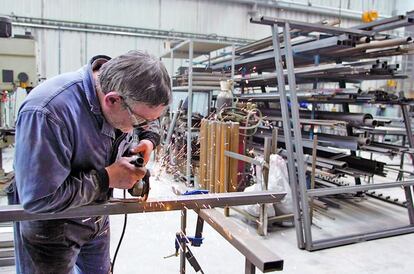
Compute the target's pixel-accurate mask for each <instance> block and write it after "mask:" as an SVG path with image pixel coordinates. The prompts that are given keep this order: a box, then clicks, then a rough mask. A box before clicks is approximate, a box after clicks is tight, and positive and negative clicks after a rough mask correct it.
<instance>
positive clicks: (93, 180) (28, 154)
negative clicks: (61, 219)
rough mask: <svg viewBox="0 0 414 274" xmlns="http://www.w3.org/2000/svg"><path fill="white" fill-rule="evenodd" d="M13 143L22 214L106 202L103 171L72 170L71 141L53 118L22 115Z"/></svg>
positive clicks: (40, 114) (33, 112)
mask: <svg viewBox="0 0 414 274" xmlns="http://www.w3.org/2000/svg"><path fill="white" fill-rule="evenodd" d="M15 142H16V148H15V162H14V169H15V178H16V187H17V191H18V195H19V199H20V202H21V204H22V205H23V207H24V209H25V210H27V211H29V212H33V213H41V212H59V211H64V210H65V209H68V208H74V207H79V206H82V205H86V204H90V203H92V202H96V201H99V200H104V199H105V197H106V193H107V191H108V187H109V185H108V177H107V173H106V171H105V169H103V168H102V169H100V170H95V169H91V168H89V170H87V169H85V170H76V169H73V168H72V165H71V159H72V154H73V150H72V146H73V145H72V144H73V142H74V140H73V137H71V136H70V134H69V131H68V130H67V127H66V126H65V124H64V123H62V122H61V121H60V120H59V119H57V118H56V117H54V116H53V115H52V114H50V113H48V112H46V111H40V110H29V111H27V110H26V111H23V112H21V113H20V114H19V117H18V119H17V123H16V140H15Z"/></svg>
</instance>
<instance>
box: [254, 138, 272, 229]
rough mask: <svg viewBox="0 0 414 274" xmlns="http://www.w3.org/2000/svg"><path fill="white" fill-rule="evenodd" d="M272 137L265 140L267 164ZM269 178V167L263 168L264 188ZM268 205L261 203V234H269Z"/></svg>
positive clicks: (259, 226)
mask: <svg viewBox="0 0 414 274" xmlns="http://www.w3.org/2000/svg"><path fill="white" fill-rule="evenodd" d="M271 140H272V139H271V138H270V137H265V142H264V155H263V156H264V160H265V162H266V163H267V164H270V153H271V149H272V143H271ZM268 180H269V169H268V168H266V169H263V170H262V190H263V191H266V190H267V187H268ZM267 218H268V214H267V205H266V204H260V212H259V224H258V226H257V232H258V233H259V235H260V236H266V235H267V224H268V222H267Z"/></svg>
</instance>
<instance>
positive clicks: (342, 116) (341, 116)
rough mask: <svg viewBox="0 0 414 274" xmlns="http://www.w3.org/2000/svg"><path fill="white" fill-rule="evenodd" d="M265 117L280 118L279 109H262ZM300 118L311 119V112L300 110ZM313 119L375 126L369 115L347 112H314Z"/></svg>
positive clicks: (280, 111) (375, 122)
mask: <svg viewBox="0 0 414 274" xmlns="http://www.w3.org/2000/svg"><path fill="white" fill-rule="evenodd" d="M261 111H262V113H263V115H265V116H269V117H270V116H279V117H280V116H281V114H282V110H281V109H262V110H261ZM299 113H300V117H301V118H305V119H311V118H312V111H308V110H301V111H300V112H299ZM313 118H314V119H321V120H339V121H345V122H347V123H348V124H349V125H351V126H354V127H358V126H362V125H367V126H376V125H377V121H376V120H374V119H373V116H372V115H371V114H369V113H349V112H331V111H315V113H314V117H313Z"/></svg>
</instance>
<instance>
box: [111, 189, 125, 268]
mask: <svg viewBox="0 0 414 274" xmlns="http://www.w3.org/2000/svg"><path fill="white" fill-rule="evenodd" d="M125 198H126V191H125V189H124V199H125ZM127 221H128V214H125V215H124V225H123V228H122V233H121V237H120V238H119V242H118V245H117V247H116V250H115V254H114V259H113V260H112V263H111V273H112V274H113V273H114V269H115V261H116V257H117V256H118V251H119V248H120V247H121V243H122V240H123V239H124V235H125V230H126V226H127Z"/></svg>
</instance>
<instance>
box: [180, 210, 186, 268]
mask: <svg viewBox="0 0 414 274" xmlns="http://www.w3.org/2000/svg"><path fill="white" fill-rule="evenodd" d="M186 227H187V210H186V209H182V210H181V235H180V236H181V238H184V237H186V236H185V235H186V231H185V230H186ZM186 247H187V244H186V242H185V241H181V242H180V273H181V274H185V253H186V251H187V250H186V249H187V248H186Z"/></svg>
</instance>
